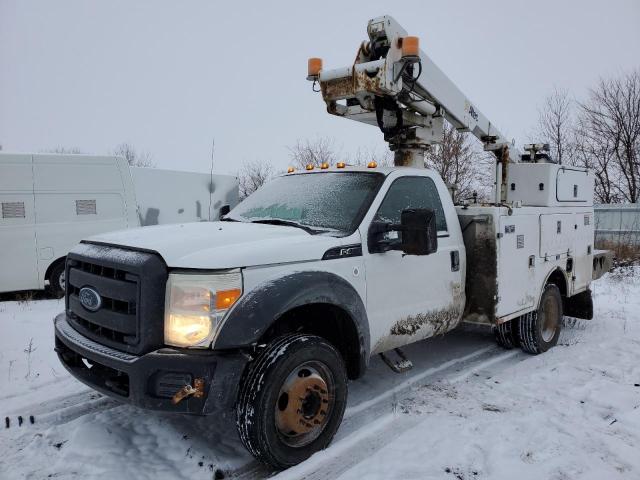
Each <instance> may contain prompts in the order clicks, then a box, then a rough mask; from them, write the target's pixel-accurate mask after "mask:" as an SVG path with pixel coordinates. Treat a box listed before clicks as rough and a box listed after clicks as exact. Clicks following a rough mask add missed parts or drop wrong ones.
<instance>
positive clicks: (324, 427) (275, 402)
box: [236, 334, 347, 469]
mask: <svg viewBox="0 0 640 480" xmlns="http://www.w3.org/2000/svg"><path fill="white" fill-rule="evenodd" d="M346 402H347V372H346V368H345V365H344V361H343V359H342V357H341V355H340V353H339V352H338V351H337V350H336V349H335V348H334V347H333V346H332V345H331V344H330V343H328V342H327V341H326V340H324V339H323V338H321V337H317V336H314V335H303V334H296V335H286V336H284V337H279V338H277V339H275V340H274V341H272V342H271V343H270V344H269V345H268V346H267V347H266V348H265V349H264V350H263V351H262V352H261V353H260V355H259V356H258V357H257V358H256V359H255V360H254V361H253V362H252V363H251V364H250V366H249V370H248V371H247V374H246V376H245V378H244V382H243V384H242V385H241V387H240V394H239V396H238V402H237V406H236V423H237V428H238V433H239V435H240V439H241V440H242V443H243V444H244V446H245V447H246V448H247V450H249V452H251V453H252V454H253V455H254V456H255V457H256V458H257V459H258V460H260V461H262V462H265V463H268V464H270V465H272V466H274V467H276V468H279V469H282V468H288V467H291V466H293V465H297V464H298V463H300V462H302V461H304V460H306V459H307V458H309V457H310V456H311V455H313V454H314V453H315V452H317V451H319V450H322V449H323V448H325V447H327V445H329V443H330V442H331V440H332V439H333V436H334V435H335V433H336V431H337V430H338V427H339V426H340V422H341V421H342V416H343V414H344V409H345V406H346Z"/></svg>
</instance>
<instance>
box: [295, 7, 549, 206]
mask: <svg viewBox="0 0 640 480" xmlns="http://www.w3.org/2000/svg"><path fill="white" fill-rule="evenodd" d="M367 32H368V35H369V41H368V42H367V41H365V42H363V43H362V45H361V46H360V48H359V49H358V53H357V55H356V59H355V62H354V63H353V65H352V66H351V67H343V68H338V69H335V70H324V69H323V68H322V60H320V59H317V58H312V59H310V60H309V75H308V77H307V79H308V80H311V81H313V82H314V85H315V83H316V82H317V83H319V85H320V91H321V92H322V97H323V99H324V101H325V103H326V104H327V111H328V112H329V113H331V114H333V115H337V116H340V117H345V118H349V119H352V120H357V121H359V122H363V123H368V124H370V125H377V126H378V127H379V128H380V129H381V130H382V132H383V133H384V137H385V140H386V141H387V142H388V143H389V148H390V149H391V150H392V151H394V152H395V156H394V162H395V165H396V166H414V167H423V166H424V152H425V150H426V149H428V148H429V146H430V145H432V144H437V143H440V142H441V141H442V135H443V119H446V120H447V121H448V122H450V123H451V124H452V125H453V126H454V127H455V128H456V129H458V130H462V131H469V132H471V133H472V134H473V135H474V136H476V137H477V138H478V139H479V140H480V141H481V142H482V143H483V144H484V147H485V150H490V151H493V152H494V153H495V155H496V158H497V161H496V185H501V186H502V184H503V165H504V168H506V166H507V164H508V163H509V161H511V162H515V163H517V162H519V161H520V160H521V154H520V152H519V151H517V150H516V149H515V148H514V147H513V145H511V142H509V141H508V140H507V139H506V138H505V137H504V135H502V134H501V133H500V132H499V131H498V129H497V128H496V127H495V126H494V125H493V124H492V123H491V122H490V121H489V119H488V118H487V117H486V116H484V115H483V114H482V112H481V111H480V110H479V109H478V108H477V107H476V106H475V105H474V104H473V103H472V102H471V101H470V100H469V99H468V98H467V97H466V96H465V95H464V94H463V93H462V91H461V90H460V89H459V88H458V87H457V86H456V85H455V83H453V82H452V81H451V80H450V79H449V78H448V77H447V76H446V75H445V74H444V73H443V72H442V70H440V69H439V68H438V66H437V65H436V64H435V63H434V62H433V61H432V60H431V59H430V58H429V57H428V56H427V55H426V54H425V53H424V52H423V51H422V50H420V49H419V48H418V39H417V38H416V37H410V36H408V34H407V32H406V30H404V29H403V28H402V27H401V26H400V24H398V22H396V21H395V20H394V19H393V18H392V17H390V16H388V15H385V16H382V17H377V18H374V19H372V20H370V21H369V24H368V26H367ZM532 148H533V150H532V159H533V156H534V154H535V150H536V149H538V150H539V149H541V146H535V147H532ZM502 200H504V188H496V203H500V202H501V201H502Z"/></svg>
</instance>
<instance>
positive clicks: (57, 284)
mask: <svg viewBox="0 0 640 480" xmlns="http://www.w3.org/2000/svg"><path fill="white" fill-rule="evenodd" d="M66 283H67V282H66V278H65V262H64V260H63V261H60V262H58V263H57V265H54V267H53V268H52V269H51V272H49V291H50V292H51V295H53V296H54V297H56V298H62V297H64V292H65V288H66Z"/></svg>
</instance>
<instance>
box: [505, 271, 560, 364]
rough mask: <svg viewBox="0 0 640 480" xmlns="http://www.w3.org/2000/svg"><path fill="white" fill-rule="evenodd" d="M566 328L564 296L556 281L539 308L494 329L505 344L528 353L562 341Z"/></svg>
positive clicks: (542, 298) (549, 285)
mask: <svg viewBox="0 0 640 480" xmlns="http://www.w3.org/2000/svg"><path fill="white" fill-rule="evenodd" d="M561 327H562V296H561V295H560V290H559V289H558V287H557V286H556V285H554V284H548V285H547V286H546V287H545V288H544V290H543V292H542V297H541V298H540V306H539V307H538V310H535V311H533V312H529V313H527V314H525V315H522V316H521V317H518V318H516V319H513V320H509V321H507V322H504V323H502V324H500V325H498V326H496V327H494V328H493V333H494V335H495V338H496V342H497V343H498V345H500V346H501V347H504V348H507V349H511V348H514V347H518V346H519V347H520V348H522V350H524V351H525V352H527V353H533V354H539V353H543V352H546V351H547V350H549V349H550V348H551V347H554V346H555V345H556V344H557V343H558V338H559V337H560V330H561Z"/></svg>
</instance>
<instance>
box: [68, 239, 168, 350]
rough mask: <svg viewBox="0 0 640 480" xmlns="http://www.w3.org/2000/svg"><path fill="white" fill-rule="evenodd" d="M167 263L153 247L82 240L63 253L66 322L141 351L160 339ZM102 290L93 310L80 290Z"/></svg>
mask: <svg viewBox="0 0 640 480" xmlns="http://www.w3.org/2000/svg"><path fill="white" fill-rule="evenodd" d="M166 276H167V273H166V266H165V264H164V262H163V261H162V259H161V258H160V257H159V256H158V255H156V254H153V253H147V252H135V251H131V250H125V249H122V248H117V247H108V246H102V245H92V244H81V245H79V246H78V247H76V248H75V249H74V251H73V252H72V253H70V254H69V256H68V257H67V272H66V278H67V295H66V306H67V316H68V317H69V322H70V323H71V325H72V326H73V328H75V329H76V330H77V331H79V332H80V333H82V334H83V335H85V336H87V337H88V338H91V339H93V340H95V341H97V342H100V343H103V344H105V345H108V346H111V347H113V348H116V349H120V350H123V351H127V352H131V353H144V352H145V351H148V350H150V349H151V348H153V347H157V346H159V345H160V344H161V342H162V317H163V310H164V288H165V283H166ZM85 287H88V288H91V289H92V290H94V291H95V292H97V293H98V294H99V295H100V298H101V304H100V308H99V309H98V310H96V311H91V310H90V309H87V308H85V306H84V305H83V304H82V302H81V300H80V290H81V289H82V288H85Z"/></svg>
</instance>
